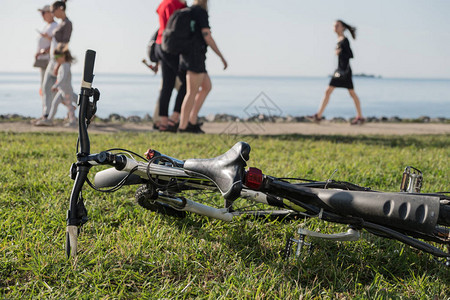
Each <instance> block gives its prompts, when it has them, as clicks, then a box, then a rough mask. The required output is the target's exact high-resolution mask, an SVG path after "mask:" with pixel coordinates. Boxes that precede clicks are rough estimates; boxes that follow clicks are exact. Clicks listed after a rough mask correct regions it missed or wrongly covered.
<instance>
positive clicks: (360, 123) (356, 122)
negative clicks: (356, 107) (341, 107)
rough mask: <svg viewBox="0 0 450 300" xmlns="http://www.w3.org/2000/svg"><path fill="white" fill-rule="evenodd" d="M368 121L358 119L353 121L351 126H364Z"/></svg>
mask: <svg viewBox="0 0 450 300" xmlns="http://www.w3.org/2000/svg"><path fill="white" fill-rule="evenodd" d="M365 121H366V119H364V118H362V117H356V118H354V119H353V121H352V122H351V123H350V125H363V124H364V122H365Z"/></svg>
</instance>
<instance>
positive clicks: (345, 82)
mask: <svg viewBox="0 0 450 300" xmlns="http://www.w3.org/2000/svg"><path fill="white" fill-rule="evenodd" d="M345 30H348V31H350V34H351V35H352V37H353V39H355V38H356V28H355V27H352V26H350V25H348V24H346V23H345V22H343V21H341V20H337V21H336V22H335V23H334V31H335V32H336V34H337V36H338V43H337V47H336V55H337V56H338V68H337V69H336V71H335V72H334V74H333V76H332V78H331V81H330V84H329V86H328V88H327V90H326V91H325V96H324V98H323V100H322V103H321V105H320V109H319V111H318V112H317V113H316V114H315V115H314V116H312V117H310V118H311V119H313V120H314V121H315V122H320V121H321V120H322V114H323V112H324V110H325V107H326V106H327V105H328V101H329V100H330V95H331V93H332V92H333V90H334V89H335V88H346V89H348V92H349V93H350V96H351V97H352V98H353V101H354V102H355V106H356V112H357V116H356V118H355V119H353V121H352V122H351V124H352V125H356V124H363V123H364V118H363V116H362V112H361V103H360V101H359V98H358V96H357V95H356V93H355V90H354V89H353V81H352V69H351V68H350V58H353V52H352V49H351V48H350V43H349V41H348V39H347V37H345V35H344V32H345Z"/></svg>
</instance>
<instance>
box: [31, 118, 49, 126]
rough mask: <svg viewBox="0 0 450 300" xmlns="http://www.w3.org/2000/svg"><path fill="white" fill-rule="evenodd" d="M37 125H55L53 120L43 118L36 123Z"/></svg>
mask: <svg viewBox="0 0 450 300" xmlns="http://www.w3.org/2000/svg"><path fill="white" fill-rule="evenodd" d="M34 125H35V126H53V121H52V120H49V119H41V120H38V121H36V123H34Z"/></svg>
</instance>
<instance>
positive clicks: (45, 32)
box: [34, 5, 58, 98]
mask: <svg viewBox="0 0 450 300" xmlns="http://www.w3.org/2000/svg"><path fill="white" fill-rule="evenodd" d="M38 11H39V12H40V13H41V15H42V19H44V21H45V23H46V24H45V26H44V28H43V29H42V31H39V40H38V47H37V51H36V54H35V55H34V58H35V63H34V67H36V68H39V69H40V74H41V83H40V86H39V94H40V95H41V98H42V83H43V81H44V74H45V69H46V68H47V66H48V63H49V61H50V44H51V40H52V36H53V30H55V28H56V26H58V23H56V22H55V20H54V18H53V14H52V13H51V11H50V5H45V6H44V7H43V8H40V9H38Z"/></svg>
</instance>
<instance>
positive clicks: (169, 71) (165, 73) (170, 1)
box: [155, 0, 186, 132]
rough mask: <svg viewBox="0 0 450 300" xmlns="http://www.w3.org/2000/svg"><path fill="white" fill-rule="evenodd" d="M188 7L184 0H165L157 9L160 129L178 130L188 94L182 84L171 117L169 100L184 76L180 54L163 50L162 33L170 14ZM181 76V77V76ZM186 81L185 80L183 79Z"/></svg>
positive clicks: (156, 52)
mask: <svg viewBox="0 0 450 300" xmlns="http://www.w3.org/2000/svg"><path fill="white" fill-rule="evenodd" d="M185 7H186V1H184V0H163V1H161V3H160V4H159V6H158V9H157V10H156V12H157V14H158V16H159V31H158V37H157V38H156V46H155V54H156V58H157V59H158V60H159V65H160V68H161V73H162V88H161V92H160V95H159V100H158V101H159V117H160V124H159V130H160V131H172V132H176V131H177V127H178V122H179V118H180V111H181V105H182V103H183V99H184V96H185V94H186V84H182V85H181V87H180V89H179V90H178V95H177V98H176V102H175V108H174V112H173V114H172V117H171V118H170V119H169V102H170V98H171V96H172V91H173V88H174V87H175V80H176V78H177V76H182V74H180V72H179V60H180V59H179V55H173V54H170V53H167V52H165V51H163V50H162V48H161V43H162V34H163V31H164V29H165V28H166V25H167V21H169V18H170V16H171V15H172V14H173V13H174V12H175V11H176V10H179V9H182V8H185ZM180 78H181V77H180ZM181 81H182V82H185V80H181Z"/></svg>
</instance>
